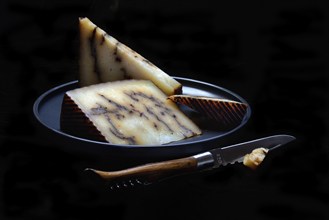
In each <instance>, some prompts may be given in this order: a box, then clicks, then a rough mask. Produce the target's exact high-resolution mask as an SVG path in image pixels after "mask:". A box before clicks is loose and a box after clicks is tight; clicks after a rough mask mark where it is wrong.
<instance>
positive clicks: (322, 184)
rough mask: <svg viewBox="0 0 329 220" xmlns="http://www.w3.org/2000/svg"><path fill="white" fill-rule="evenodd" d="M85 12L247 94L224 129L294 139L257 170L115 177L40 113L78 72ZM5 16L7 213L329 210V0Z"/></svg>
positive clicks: (94, 5) (139, 5) (32, 8)
mask: <svg viewBox="0 0 329 220" xmlns="http://www.w3.org/2000/svg"><path fill="white" fill-rule="evenodd" d="M84 16H87V17H89V18H90V19H91V20H92V21H94V23H96V24H97V25H98V26H100V27H102V28H103V29H104V30H106V31H108V32H109V33H111V34H112V35H113V36H115V37H116V38H117V39H119V40H120V41H121V42H123V43H125V44H127V45H128V46H130V47H131V48H133V49H134V50H136V51H137V52H139V53H141V54H142V55H143V56H144V57H146V58H147V59H149V60H150V61H152V62H153V63H154V64H156V65H157V66H159V67H160V68H161V69H163V70H164V71H165V72H167V73H168V74H170V75H173V76H180V77H187V78H192V79H197V80H201V81H205V82H209V83H213V84H216V85H218V86H222V87H224V88H227V89H229V90H231V91H234V92H235V93H237V94H239V95H240V96H242V97H243V98H244V99H246V100H247V101H248V103H249V104H250V106H251V108H252V116H251V118H250V120H249V122H248V123H247V125H246V126H244V127H243V128H242V129H241V130H239V131H238V132H236V133H235V134H233V135H232V136H231V137H228V139H227V142H239V141H244V140H249V139H254V138H259V137H263V136H267V135H273V134H280V133H286V134H290V135H294V136H295V137H296V138H297V140H296V141H294V142H293V143H290V144H289V145H287V146H286V147H284V148H282V149H279V150H277V151H276V152H273V154H270V155H268V157H267V158H266V160H265V161H264V163H263V164H262V165H261V166H260V167H259V168H258V169H257V170H256V171H251V170H249V169H247V168H246V167H244V166H243V165H234V166H227V167H222V168H219V169H217V170H213V171H208V172H202V173H196V174H193V175H187V176H181V177H177V178H173V179H169V180H167V181H163V182H159V183H157V184H153V185H150V186H146V187H139V188H134V189H128V190H119V191H115V192H113V191H110V190H109V188H108V186H107V185H106V184H104V183H103V182H102V181H100V180H99V179H97V178H95V176H92V175H89V174H88V173H86V172H84V171H83V169H84V167H85V166H86V164H88V162H89V161H90V160H89V158H88V157H87V156H85V155H80V154H78V153H73V152H69V151H66V150H65V147H64V148H59V146H57V144H56V141H54V140H52V139H50V138H48V137H47V136H44V135H43V131H42V130H43V129H42V128H40V127H39V126H38V125H37V123H36V121H35V118H34V116H33V113H32V106H33V103H34V101H35V100H36V99H37V97H38V96H39V95H41V94H42V93H43V92H45V91H47V90H48V89H51V88H53V87H54V86H57V85H61V84H63V83H66V82H69V81H72V80H76V79H77V72H78V68H77V55H78V29H77V24H78V17H84ZM0 18H1V19H0V27H1V29H0V64H1V65H0V67H1V81H0V83H1V88H0V94H1V102H0V105H1V108H0V109H1V110H0V115H1V120H0V125H1V126H0V132H1V133H0V135H1V147H0V188H1V190H0V204H1V206H0V219H98V218H108V219H171V218H184V219H210V218H216V219H238V218H247V219H298V218H302V219H312V220H315V219H321V220H324V219H329V211H328V207H329V189H328V188H329V187H328V186H329V165H328V161H329V146H328V144H329V143H328V95H327V93H328V75H329V74H328V56H327V55H328V49H329V47H328V3H326V1H312V2H311V1H310V2H306V1H287V2H286V1H285V2H280V3H277V1H267V3H266V4H264V3H263V2H261V1H257V2H250V1H229V2H217V1H208V0H207V1H187V0H184V1H171V0H166V1H162V0H161V1H151V0H149V1H139V0H138V1H123V0H122V1H119V0H112V1H105V0H104V1H101V0H99V1H92V0H90V1H70V2H68V1H63V0H62V1H56V2H54V3H51V2H48V3H46V1H41V0H40V1H21V0H11V1H2V2H1V4H0ZM62 147H63V146H62ZM116 160H117V163H118V164H117V165H118V166H122V167H124V166H127V165H128V164H130V163H131V161H134V158H131V161H129V159H127V158H126V159H121V158H119V157H118V158H116ZM109 169H110V168H109Z"/></svg>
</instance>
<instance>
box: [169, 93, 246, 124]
mask: <svg viewBox="0 0 329 220" xmlns="http://www.w3.org/2000/svg"><path fill="white" fill-rule="evenodd" d="M168 98H169V99H170V100H172V101H173V102H176V103H180V104H182V105H186V106H188V107H190V108H192V109H194V110H196V111H197V112H199V113H201V114H203V115H205V116H207V117H208V118H210V119H212V120H215V121H216V122H217V123H219V124H217V125H219V126H222V127H227V128H229V127H234V126H237V125H239V124H241V122H242V121H243V119H244V117H245V115H246V113H247V110H248V104H246V103H242V102H237V101H233V100H228V99H221V98H212V97H202V96H191V95H172V96H169V97H168Z"/></svg>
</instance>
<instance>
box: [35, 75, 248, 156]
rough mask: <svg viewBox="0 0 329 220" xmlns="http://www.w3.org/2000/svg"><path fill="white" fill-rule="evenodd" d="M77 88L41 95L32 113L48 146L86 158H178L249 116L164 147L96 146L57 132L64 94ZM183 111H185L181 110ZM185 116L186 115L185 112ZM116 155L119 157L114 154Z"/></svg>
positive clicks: (188, 88) (217, 90)
mask: <svg viewBox="0 0 329 220" xmlns="http://www.w3.org/2000/svg"><path fill="white" fill-rule="evenodd" d="M175 79H177V80H178V81H179V82H180V83H182V85H183V94H189V95H199V96H208V97H219V98H226V99H231V100H235V101H239V102H243V103H247V102H246V101H245V100H244V99H243V98H241V97H240V96H239V95H237V94H235V93H233V92H231V91H229V90H227V89H225V88H222V87H219V86H216V85H212V84H210V83H206V82H201V81H197V80H193V79H187V78H180V77H175ZM75 88H77V81H72V82H69V83H66V84H63V85H60V86H57V87H55V88H53V89H50V90H48V91H47V92H45V93H44V94H42V95H41V96H40V97H39V98H38V99H37V100H36V101H35V103H34V107H33V111H34V115H35V117H36V119H37V120H38V122H40V124H41V125H42V127H44V128H46V129H44V130H46V131H48V132H47V134H46V135H47V138H48V139H49V138H53V141H54V142H53V141H52V143H55V144H56V145H58V146H60V147H62V148H63V149H65V150H69V151H71V150H74V151H78V152H88V153H89V154H90V153H92V154H96V155H99V156H104V155H108V154H109V155H114V154H115V155H119V156H124V157H131V156H133V157H147V158H159V157H161V158H166V157H180V156H184V155H190V154H194V153H198V152H202V151H205V150H208V149H210V148H214V147H215V146H216V144H217V143H218V141H219V140H220V139H223V138H224V137H226V136H227V135H229V134H232V133H233V132H235V131H237V130H238V129H240V128H241V127H242V126H244V125H245V124H246V123H247V121H248V119H249V118H250V115H251V109H250V107H249V108H248V110H247V114H246V116H245V117H244V119H243V121H242V123H241V124H240V125H238V126H236V127H233V128H231V129H229V130H225V131H224V130H221V129H216V128H203V127H201V129H202V130H203V134H202V135H200V136H198V137H193V138H189V139H186V140H182V141H178V142H173V143H170V144H165V145H156V146H143V145H134V146H131V145H113V144H110V143H104V142H98V141H93V140H88V139H84V138H81V137H76V136H72V135H70V134H67V133H64V132H62V131H61V130H60V113H61V105H62V99H63V95H64V93H65V92H66V91H68V90H71V89H75ZM184 111H188V110H186V109H184ZM186 113H187V114H189V112H186ZM118 153H119V154H118Z"/></svg>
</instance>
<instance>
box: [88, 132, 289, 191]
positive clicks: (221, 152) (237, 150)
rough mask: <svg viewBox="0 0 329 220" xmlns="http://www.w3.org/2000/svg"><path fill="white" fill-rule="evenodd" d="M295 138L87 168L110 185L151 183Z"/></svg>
mask: <svg viewBox="0 0 329 220" xmlns="http://www.w3.org/2000/svg"><path fill="white" fill-rule="evenodd" d="M293 140H295V137H293V136H291V135H285V134H281V135H274V136H269V137H264V138H260V139H256V140H251V141H247V142H243V143H238V144H234V145H230V146H225V147H222V148H216V149H212V150H209V151H206V152H203V153H199V154H196V155H193V156H189V157H185V158H180V159H174V160H168V161H163V162H156V163H149V164H145V165H140V166H136V167H132V168H128V169H124V170H119V171H101V170H96V169H92V168H86V170H90V171H92V172H94V173H96V174H97V175H99V176H100V177H101V178H103V179H104V180H107V181H111V182H112V183H114V184H112V186H111V188H121V187H127V186H134V185H137V184H143V185H147V184H151V183H154V182H157V181H161V180H164V179H167V178H170V177H173V176H177V175H182V174H186V173H190V172H193V171H201V170H209V169H214V168H218V167H220V166H226V165H227V164H234V163H235V162H240V163H241V162H242V161H243V158H244V156H245V155H246V154H248V153H250V152H252V151H253V150H254V149H257V148H265V149H268V150H269V152H270V151H272V150H274V149H276V148H278V147H280V146H283V145H285V144H287V143H289V142H290V141H293Z"/></svg>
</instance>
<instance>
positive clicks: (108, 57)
mask: <svg viewBox="0 0 329 220" xmlns="http://www.w3.org/2000/svg"><path fill="white" fill-rule="evenodd" d="M79 24H80V58H79V59H80V60H79V83H80V86H81V87H83V86H88V85H92V84H97V83H101V82H108V81H116V80H123V79H145V80H151V81H152V82H153V83H154V84H155V85H156V86H158V87H159V88H160V89H161V90H162V91H163V92H164V93H165V94H166V95H173V94H179V93H181V90H182V85H181V84H180V83H179V82H178V81H177V80H175V79H174V78H173V77H171V76H169V75H168V74H167V73H165V72H163V71H162V70H161V69H159V68H158V67H156V66H155V65H154V64H152V63H151V62H150V61H148V60H147V59H145V58H144V57H143V56H141V55H140V54H138V53H137V52H135V51H133V50H132V49H130V48H129V47H127V46H126V45H124V44H122V43H120V42H119V41H118V40H117V39H115V38H114V37H112V36H110V35H109V34H107V33H106V32H105V31H103V30H102V29H101V28H99V27H97V26H96V25H95V24H94V23H92V22H91V21H90V20H89V19H88V18H80V19H79Z"/></svg>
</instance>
